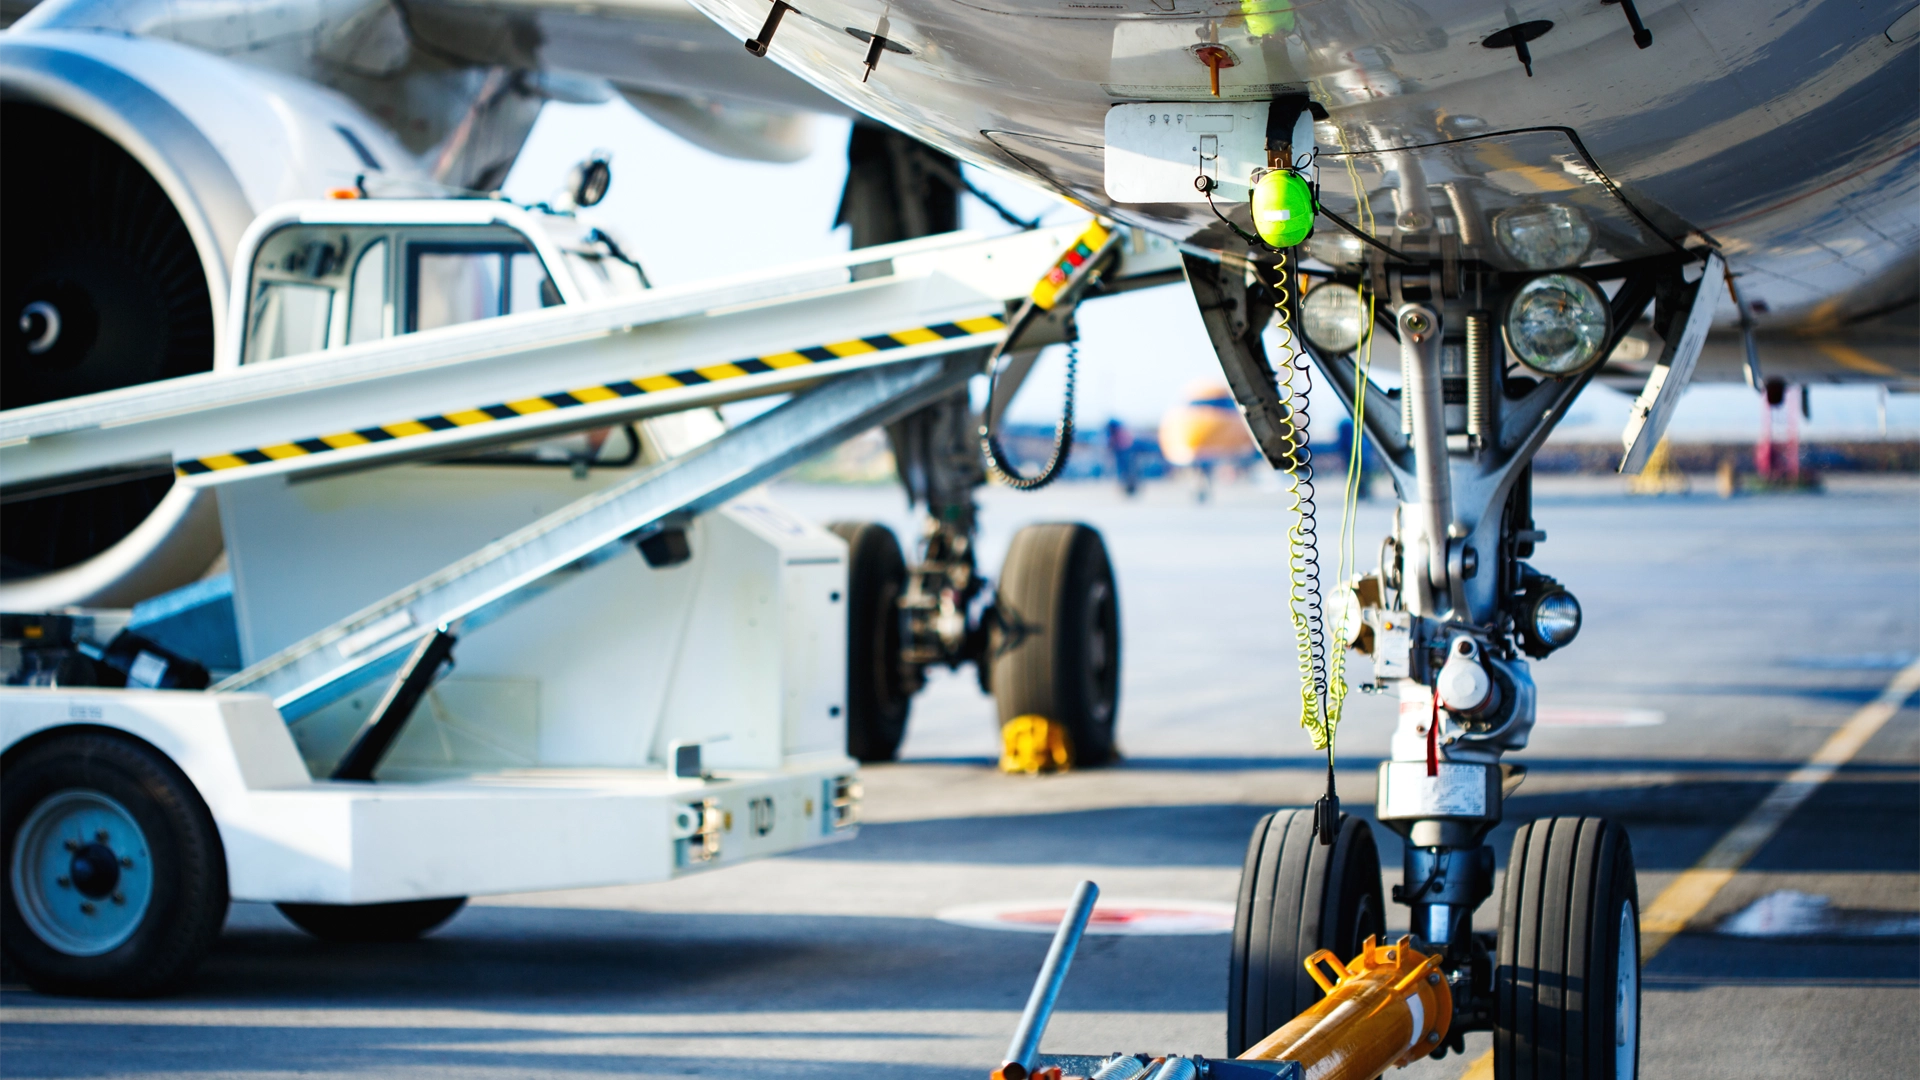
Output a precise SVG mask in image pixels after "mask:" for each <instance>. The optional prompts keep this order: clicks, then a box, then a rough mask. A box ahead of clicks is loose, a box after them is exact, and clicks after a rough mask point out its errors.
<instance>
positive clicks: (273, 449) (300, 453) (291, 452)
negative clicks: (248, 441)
mask: <svg viewBox="0 0 1920 1080" xmlns="http://www.w3.org/2000/svg"><path fill="white" fill-rule="evenodd" d="M260 452H261V453H263V454H265V455H267V456H268V457H270V458H272V459H273V460H275V461H280V460H282V459H284V458H290V457H305V456H307V452H306V451H305V450H302V449H300V448H299V447H297V446H295V445H293V444H292V443H290V442H283V443H279V444H277V445H274V446H263V447H261V448H260Z"/></svg>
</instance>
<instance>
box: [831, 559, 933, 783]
mask: <svg viewBox="0 0 1920 1080" xmlns="http://www.w3.org/2000/svg"><path fill="white" fill-rule="evenodd" d="M828 528H829V529H830V530H831V531H832V532H833V534H834V535H835V536H838V537H839V538H840V539H842V540H845V541H846V542H847V753H848V754H849V755H851V756H852V757H855V758H857V759H859V760H861V761H866V762H874V761H892V760H893V759H894V758H895V757H898V756H899V754H900V740H902V739H904V738H905V737H906V734H907V713H908V711H909V710H910V709H911V708H912V706H913V691H914V689H915V687H914V686H913V685H912V684H911V683H910V682H909V680H908V677H907V676H908V673H907V671H906V669H905V668H904V667H902V666H901V661H900V631H901V627H900V618H901V616H900V594H901V593H902V592H903V591H905V589H906V587H907V563H906V559H905V558H904V557H903V556H902V555H901V554H900V541H899V540H897V539H895V538H894V535H893V530H892V529H889V528H887V527H886V526H885V525H879V524H875V523H874V522H871V521H837V522H835V523H833V524H832V525H830V526H828Z"/></svg>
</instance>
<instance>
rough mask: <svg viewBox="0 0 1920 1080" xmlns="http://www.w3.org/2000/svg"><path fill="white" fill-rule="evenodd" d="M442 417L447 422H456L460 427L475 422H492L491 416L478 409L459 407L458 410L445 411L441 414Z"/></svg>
mask: <svg viewBox="0 0 1920 1080" xmlns="http://www.w3.org/2000/svg"><path fill="white" fill-rule="evenodd" d="M442 419H444V420H446V421H447V422H448V423H452V424H458V425H459V426H461V427H472V426H473V425H475V424H488V423H492V422H493V417H491V416H488V415H487V414H486V413H483V412H481V411H480V410H479V409H461V410H460V411H459V412H450V413H445V414H443V415H442Z"/></svg>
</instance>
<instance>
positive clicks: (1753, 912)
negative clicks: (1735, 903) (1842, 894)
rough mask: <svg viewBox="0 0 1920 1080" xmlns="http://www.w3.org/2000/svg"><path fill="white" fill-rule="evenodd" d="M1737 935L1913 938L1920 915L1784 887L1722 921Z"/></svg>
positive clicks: (1919, 927) (1919, 925)
mask: <svg viewBox="0 0 1920 1080" xmlns="http://www.w3.org/2000/svg"><path fill="white" fill-rule="evenodd" d="M1720 932H1721V933H1722V934H1729V935H1732V936H1734V937H1750V938H1791V937H1868V938H1871V937H1910V936H1912V935H1914V934H1920V915H1916V914H1913V913H1911V912H1904V911H1865V910H1857V909H1851V908H1837V907H1834V906H1833V901H1832V900H1831V899H1829V898H1828V897H1825V896H1815V895H1813V894H1812V893H1803V892H1798V891H1796V890H1793V889H1781V890H1780V891H1778V892H1770V893H1768V894H1767V895H1765V896H1763V897H1761V898H1760V899H1758V900H1755V901H1754V902H1753V903H1751V904H1748V905H1747V906H1746V907H1743V908H1741V909H1740V910H1739V911H1736V912H1734V913H1733V914H1732V915H1729V916H1727V917H1726V918H1725V919H1722V920H1721V921H1720Z"/></svg>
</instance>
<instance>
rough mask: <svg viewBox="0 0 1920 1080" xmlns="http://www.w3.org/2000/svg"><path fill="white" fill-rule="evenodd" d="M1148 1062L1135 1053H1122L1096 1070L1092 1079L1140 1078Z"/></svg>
mask: <svg viewBox="0 0 1920 1080" xmlns="http://www.w3.org/2000/svg"><path fill="white" fill-rule="evenodd" d="M1147 1064H1148V1063H1147V1062H1144V1061H1141V1060H1140V1059H1139V1058H1138V1057H1135V1056H1133V1055H1130V1054H1129V1055H1122V1056H1120V1057H1116V1058H1114V1059H1113V1060H1111V1061H1108V1062H1107V1063H1106V1064H1104V1065H1101V1066H1100V1067H1099V1068H1098V1069H1096V1070H1094V1073H1093V1076H1092V1078H1091V1080H1140V1077H1141V1076H1142V1075H1144V1074H1145V1073H1146V1071H1147Z"/></svg>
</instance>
